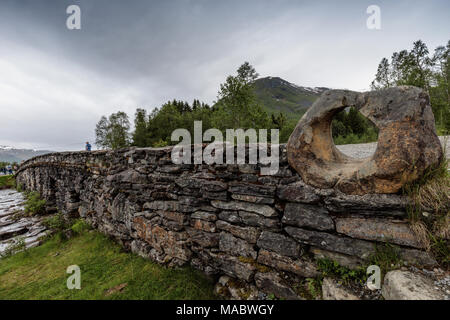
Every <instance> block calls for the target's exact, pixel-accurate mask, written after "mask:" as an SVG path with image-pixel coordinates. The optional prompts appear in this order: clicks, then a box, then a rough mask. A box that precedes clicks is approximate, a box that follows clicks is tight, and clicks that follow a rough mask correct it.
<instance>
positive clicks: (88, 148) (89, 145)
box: [86, 141, 92, 151]
mask: <svg viewBox="0 0 450 320" xmlns="http://www.w3.org/2000/svg"><path fill="white" fill-rule="evenodd" d="M91 149H92V146H91V144H90V143H89V141H88V142H86V151H91Z"/></svg>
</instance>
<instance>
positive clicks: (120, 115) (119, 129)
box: [95, 111, 130, 149]
mask: <svg viewBox="0 0 450 320" xmlns="http://www.w3.org/2000/svg"><path fill="white" fill-rule="evenodd" d="M129 130H130V121H129V120H128V115H127V114H126V113H125V112H122V111H119V112H117V113H113V114H111V115H110V116H109V117H108V118H106V117H105V116H102V117H101V119H100V121H99V122H98V123H97V126H96V128H95V136H96V139H95V143H96V144H97V146H99V147H100V148H103V149H119V148H124V147H127V146H129V144H130V138H129V135H130V134H129V132H128V131H129Z"/></svg>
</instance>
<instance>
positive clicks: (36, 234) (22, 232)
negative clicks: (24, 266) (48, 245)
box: [0, 189, 49, 258]
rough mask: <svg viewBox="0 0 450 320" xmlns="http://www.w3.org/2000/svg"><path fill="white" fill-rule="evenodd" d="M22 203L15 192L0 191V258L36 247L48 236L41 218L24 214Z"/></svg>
mask: <svg viewBox="0 0 450 320" xmlns="http://www.w3.org/2000/svg"><path fill="white" fill-rule="evenodd" d="M24 201H25V200H24V198H23V195H22V194H21V193H19V192H17V191H15V190H11V189H9V190H0V258H1V257H2V256H7V255H10V254H13V253H15V252H18V251H21V250H24V249H27V248H32V247H35V246H38V245H39V244H40V243H41V241H42V239H43V238H45V237H46V236H47V235H48V234H49V231H48V230H47V228H46V227H45V226H44V225H43V224H42V220H43V218H42V217H39V216H37V217H33V216H29V215H27V214H25V212H24V207H23V203H24Z"/></svg>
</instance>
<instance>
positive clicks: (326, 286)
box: [322, 278, 361, 300]
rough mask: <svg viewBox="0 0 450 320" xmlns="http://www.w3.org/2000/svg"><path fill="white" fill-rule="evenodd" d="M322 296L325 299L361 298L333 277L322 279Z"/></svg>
mask: <svg viewBox="0 0 450 320" xmlns="http://www.w3.org/2000/svg"><path fill="white" fill-rule="evenodd" d="M322 298H323V300H361V299H360V298H359V297H358V296H357V295H356V294H354V293H353V292H352V291H351V290H350V289H348V288H345V287H344V286H342V285H340V284H338V283H337V282H336V281H335V280H333V279H331V278H324V279H323V281H322Z"/></svg>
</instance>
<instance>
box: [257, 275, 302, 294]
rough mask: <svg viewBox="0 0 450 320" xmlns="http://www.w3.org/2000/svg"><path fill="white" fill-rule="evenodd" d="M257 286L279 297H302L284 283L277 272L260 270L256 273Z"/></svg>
mask: <svg viewBox="0 0 450 320" xmlns="http://www.w3.org/2000/svg"><path fill="white" fill-rule="evenodd" d="M255 283H256V286H257V287H258V288H259V289H260V290H261V291H263V292H266V293H268V294H273V295H275V296H276V297H277V298H280V299H287V300H300V297H299V296H298V295H297V294H296V293H295V292H294V290H292V288H290V287H289V286H288V285H286V284H284V281H283V279H281V277H280V276H279V275H278V274H277V273H275V272H265V273H262V272H258V273H256V275H255Z"/></svg>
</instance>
